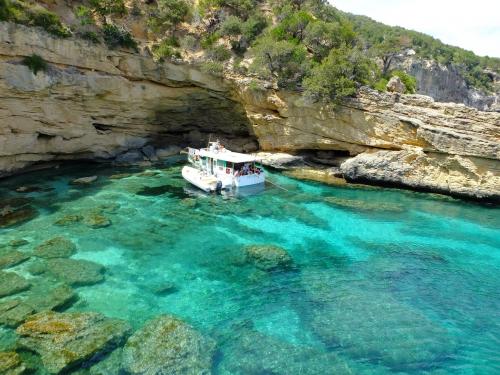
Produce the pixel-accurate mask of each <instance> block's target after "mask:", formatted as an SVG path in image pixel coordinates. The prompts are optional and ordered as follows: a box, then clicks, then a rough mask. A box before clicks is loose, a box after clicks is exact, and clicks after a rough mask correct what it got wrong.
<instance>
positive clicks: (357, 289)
mask: <svg viewBox="0 0 500 375" xmlns="http://www.w3.org/2000/svg"><path fill="white" fill-rule="evenodd" d="M323 276H326V278H325V277H323ZM303 277H304V276H303ZM303 282H304V285H305V286H306V287H307V291H308V293H309V295H310V296H311V297H312V300H313V301H315V302H316V305H317V307H316V308H315V309H314V311H313V314H312V320H311V326H312V328H313V331H314V332H315V333H316V335H317V336H318V337H319V338H320V339H321V340H322V341H323V342H324V343H325V344H326V345H327V346H328V347H335V348H337V347H340V348H341V349H342V351H343V352H344V353H346V354H348V355H349V356H351V357H354V358H358V359H360V360H362V361H370V362H372V363H380V362H381V363H383V364H384V365H385V366H388V367H390V368H392V369H394V370H397V371H409V370H415V369H420V370H422V368H425V367H429V366H433V365H435V364H436V363H438V362H439V361H440V360H443V359H446V358H447V357H448V356H450V355H451V354H452V353H453V352H454V350H455V343H454V342H453V340H451V338H450V336H449V335H448V332H447V331H446V329H444V328H443V327H440V326H438V325H436V324H434V323H433V322H431V321H430V320H429V319H428V318H426V317H425V316H424V315H422V314H421V313H420V312H418V311H416V310H414V309H413V308H412V307H410V306H407V305H405V304H403V303H400V302H398V301H396V300H395V299H394V298H392V296H391V295H389V294H388V293H384V292H381V291H379V290H367V288H366V285H365V284H361V285H360V284H357V283H356V282H355V281H352V282H351V285H349V286H345V283H344V285H343V283H342V282H340V283H339V282H336V280H335V278H332V277H329V276H328V275H326V274H325V275H323V274H317V273H313V274H311V275H305V279H304V280H303Z"/></svg>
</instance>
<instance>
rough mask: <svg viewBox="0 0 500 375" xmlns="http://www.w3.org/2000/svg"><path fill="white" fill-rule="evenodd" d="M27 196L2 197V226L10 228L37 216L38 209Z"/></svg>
mask: <svg viewBox="0 0 500 375" xmlns="http://www.w3.org/2000/svg"><path fill="white" fill-rule="evenodd" d="M30 204H31V200H30V199H27V198H5V199H0V228H8V227H12V226H15V225H19V224H22V223H24V222H26V221H29V220H31V219H33V218H35V217H36V216H37V215H38V211H37V210H35V209H34V208H33V207H32V206H31V205H30Z"/></svg>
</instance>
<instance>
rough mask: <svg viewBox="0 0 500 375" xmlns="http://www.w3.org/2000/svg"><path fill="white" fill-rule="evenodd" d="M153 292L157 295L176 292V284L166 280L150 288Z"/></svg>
mask: <svg viewBox="0 0 500 375" xmlns="http://www.w3.org/2000/svg"><path fill="white" fill-rule="evenodd" d="M152 291H153V293H155V294H157V295H159V296H165V295H167V294H172V293H175V292H177V286H176V285H175V284H174V283H173V282H170V281H166V282H164V283H162V284H159V285H157V286H155V287H153V288H152Z"/></svg>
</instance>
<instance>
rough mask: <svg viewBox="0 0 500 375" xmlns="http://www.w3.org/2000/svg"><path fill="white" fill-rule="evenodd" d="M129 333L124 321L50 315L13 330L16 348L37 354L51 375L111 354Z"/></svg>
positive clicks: (84, 315) (92, 315) (98, 316)
mask: <svg viewBox="0 0 500 375" xmlns="http://www.w3.org/2000/svg"><path fill="white" fill-rule="evenodd" d="M130 331H131V328H130V326H129V325H128V324H127V323H126V322H125V321H123V320H120V319H111V318H107V317H105V316H104V315H102V314H98V313H92V312H88V313H56V312H51V311H49V312H43V313H39V314H36V315H33V316H31V317H30V318H29V319H28V320H27V321H26V322H25V323H24V324H23V325H21V326H19V327H18V328H17V330H16V332H17V334H18V335H19V336H20V338H19V340H18V344H19V346H20V347H21V348H26V349H28V350H31V351H34V352H36V353H38V354H39V355H40V356H41V358H42V362H43V365H44V367H45V368H46V369H47V370H48V371H49V372H50V373H53V374H57V373H60V372H61V371H66V370H69V369H71V368H74V367H76V366H78V365H83V364H85V363H86V362H87V361H89V360H92V358H94V357H97V356H100V355H103V354H105V353H108V352H110V351H112V350H113V349H114V348H116V347H117V346H119V345H120V344H122V342H123V341H124V340H125V339H126V337H127V336H128V335H129V334H130Z"/></svg>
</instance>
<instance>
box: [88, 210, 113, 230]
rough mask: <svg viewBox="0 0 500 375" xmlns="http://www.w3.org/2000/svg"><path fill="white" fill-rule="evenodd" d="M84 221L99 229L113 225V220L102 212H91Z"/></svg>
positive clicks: (89, 225)
mask: <svg viewBox="0 0 500 375" xmlns="http://www.w3.org/2000/svg"><path fill="white" fill-rule="evenodd" d="M83 223H84V224H85V225H86V226H88V227H90V228H93V229H97V228H104V227H109V226H110V225H111V220H109V219H108V218H107V217H106V216H104V215H102V214H100V213H97V212H91V213H88V214H86V215H85V216H84V218H83Z"/></svg>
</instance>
